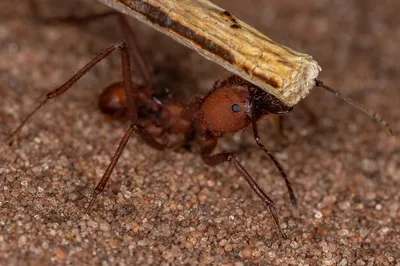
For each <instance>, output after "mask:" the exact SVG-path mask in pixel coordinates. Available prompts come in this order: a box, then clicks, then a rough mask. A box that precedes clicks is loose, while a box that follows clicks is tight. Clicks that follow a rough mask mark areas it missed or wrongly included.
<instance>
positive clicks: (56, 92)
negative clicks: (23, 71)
mask: <svg viewBox="0 0 400 266" xmlns="http://www.w3.org/2000/svg"><path fill="white" fill-rule="evenodd" d="M122 45H123V42H119V43H116V44H113V45H111V46H110V47H108V48H106V49H104V50H103V51H102V52H100V53H98V54H97V55H96V56H95V57H94V58H93V59H92V60H91V61H90V62H89V63H87V64H86V65H85V66H84V67H82V68H81V69H80V70H79V71H78V72H77V73H75V74H74V75H73V76H72V77H71V78H70V79H69V80H68V81H67V82H65V83H64V84H63V85H61V86H60V87H58V88H56V89H54V90H52V91H50V92H49V93H47V95H46V97H45V98H44V99H43V100H42V101H41V102H40V103H39V104H38V105H37V106H36V107H35V108H34V109H33V110H32V111H31V112H30V113H29V114H28V115H27V116H26V118H25V119H24V120H23V121H22V122H21V123H20V125H19V126H18V127H17V128H16V129H15V130H14V131H13V132H12V133H11V134H10V135H9V137H8V138H7V141H6V142H7V143H8V144H11V142H12V140H13V138H14V137H15V135H16V134H17V133H18V131H19V130H20V129H21V128H22V127H23V126H24V125H25V124H26V122H27V121H28V120H29V119H30V118H31V117H32V116H33V115H34V114H35V113H36V112H37V111H38V110H39V109H40V108H42V107H43V106H44V105H45V104H46V103H47V102H48V101H50V100H52V99H54V98H56V97H58V96H60V95H61V94H63V93H64V92H66V91H67V90H68V89H69V88H71V87H72V85H74V84H75V83H76V82H77V81H78V80H79V79H80V78H81V77H82V76H83V75H85V74H86V72H88V71H89V70H90V69H91V68H92V67H94V66H95V65H97V64H98V63H99V62H100V61H102V60H103V59H104V58H106V57H107V56H109V55H110V54H111V53H112V52H113V51H114V50H115V49H116V48H118V47H121V46H122Z"/></svg>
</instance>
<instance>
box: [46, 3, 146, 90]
mask: <svg viewBox="0 0 400 266" xmlns="http://www.w3.org/2000/svg"><path fill="white" fill-rule="evenodd" d="M111 16H115V17H117V21H118V24H119V26H120V28H121V30H122V33H123V36H124V38H125V39H126V40H127V42H128V43H129V48H130V49H131V53H132V58H133V59H134V61H135V63H136V65H137V66H138V69H139V72H140V74H141V76H142V77H143V79H144V81H145V82H146V88H148V90H149V93H148V94H149V95H150V94H151V90H150V88H153V86H154V82H153V77H152V73H151V71H150V69H151V67H150V63H149V62H148V60H146V58H145V57H144V56H143V51H142V49H141V47H140V45H139V43H138V41H137V39H136V37H135V36H136V34H135V31H134V30H133V28H132V27H131V25H129V22H128V21H127V19H126V17H125V16H124V15H122V14H121V13H119V12H116V11H109V12H105V13H100V14H92V15H88V16H85V17H76V16H70V17H66V18H53V19H46V21H45V22H46V23H51V24H53V23H56V24H57V23H74V24H81V23H90V22H93V21H97V20H102V19H105V18H108V17H111Z"/></svg>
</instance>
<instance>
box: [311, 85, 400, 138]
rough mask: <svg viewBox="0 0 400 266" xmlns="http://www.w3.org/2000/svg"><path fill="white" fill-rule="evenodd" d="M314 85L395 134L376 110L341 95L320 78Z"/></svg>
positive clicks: (391, 133)
mask: <svg viewBox="0 0 400 266" xmlns="http://www.w3.org/2000/svg"><path fill="white" fill-rule="evenodd" d="M315 86H316V87H319V88H323V89H325V90H326V91H328V92H330V93H332V94H334V95H335V96H336V97H339V98H340V99H342V100H343V101H345V102H347V103H348V104H350V105H352V106H354V107H355V108H357V109H358V110H360V111H362V112H363V113H365V114H367V115H368V116H370V117H372V118H373V119H374V120H375V121H377V122H378V123H379V124H380V125H381V126H382V127H384V128H386V130H387V131H388V132H389V134H390V135H393V136H395V135H396V134H395V132H394V130H393V129H392V128H391V126H390V125H389V123H388V122H386V120H385V119H383V117H382V116H381V115H379V114H377V113H376V112H374V111H372V110H370V109H367V108H365V107H364V106H362V105H360V104H359V103H356V102H354V101H353V100H352V99H350V98H348V97H346V96H343V95H342V94H340V93H339V92H338V91H336V90H334V89H332V88H331V87H328V86H326V85H325V84H324V83H323V82H322V81H320V80H317V79H316V80H315Z"/></svg>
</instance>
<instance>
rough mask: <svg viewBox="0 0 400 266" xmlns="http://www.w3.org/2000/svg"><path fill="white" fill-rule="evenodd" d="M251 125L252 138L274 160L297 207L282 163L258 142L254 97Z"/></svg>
mask: <svg viewBox="0 0 400 266" xmlns="http://www.w3.org/2000/svg"><path fill="white" fill-rule="evenodd" d="M251 99H252V100H251V125H252V129H253V136H254V139H255V141H256V143H257V145H258V146H259V147H260V148H261V149H262V150H263V151H264V152H265V153H266V154H267V155H268V156H269V158H270V159H271V160H272V161H273V162H274V164H275V166H276V168H278V170H279V172H280V173H281V176H282V178H283V180H285V184H286V187H287V189H288V191H289V196H290V201H291V203H292V205H293V207H295V208H296V209H297V200H296V196H295V195H294V191H293V188H292V185H291V184H290V181H289V179H288V177H287V175H286V173H285V170H283V167H282V165H281V164H280V163H279V162H278V160H277V159H276V158H275V156H274V155H273V154H272V153H271V152H270V151H269V150H267V149H266V148H265V146H264V145H263V144H262V143H261V142H260V137H259V135H258V129H257V120H256V119H257V117H258V115H257V109H256V104H255V102H254V97H252V98H251Z"/></svg>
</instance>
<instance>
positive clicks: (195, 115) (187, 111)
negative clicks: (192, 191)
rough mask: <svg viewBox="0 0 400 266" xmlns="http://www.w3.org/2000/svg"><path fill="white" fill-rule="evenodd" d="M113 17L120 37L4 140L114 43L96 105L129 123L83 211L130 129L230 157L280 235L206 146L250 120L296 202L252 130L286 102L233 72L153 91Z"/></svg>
mask: <svg viewBox="0 0 400 266" xmlns="http://www.w3.org/2000/svg"><path fill="white" fill-rule="evenodd" d="M102 16H104V15H102ZM118 20H119V24H120V25H121V28H122V30H123V32H124V36H125V37H126V41H122V42H119V43H117V44H114V45H112V46H110V47H109V48H107V49H105V50H103V51H102V52H101V53H99V54H97V55H96V57H95V58H94V59H93V60H92V61H90V62H89V63H88V64H87V65H86V66H84V67H83V68H82V69H80V70H79V71H78V72H77V73H76V74H75V75H74V76H73V77H71V78H70V79H69V80H68V81H67V82H66V83H64V84H63V85H61V86H60V87H58V88H56V89H54V90H53V91H51V92H49V93H48V94H47V96H46V98H45V99H44V100H43V101H42V102H41V103H40V104H39V105H38V106H37V107H36V108H35V109H34V110H33V111H32V112H31V113H30V114H29V115H28V116H27V117H26V119H25V120H23V122H22V123H21V124H20V125H19V126H18V127H17V129H15V130H14V131H13V132H12V133H11V135H10V137H9V142H11V140H12V138H13V137H14V136H15V134H16V133H17V132H18V131H19V129H20V128H21V127H22V126H23V125H24V124H25V123H26V122H27V121H28V120H29V118H30V117H31V116H32V115H33V114H34V113H36V112H37V111H38V110H39V109H40V108H41V107H42V106H43V105H44V104H45V103H47V102H48V101H49V100H51V99H54V98H56V97H58V96H60V95H61V94H63V93H64V92H66V91H67V90H68V89H69V88H70V87H71V86H72V85H73V84H74V83H75V82H76V81H77V80H79V79H80V78H81V77H82V76H83V75H84V74H85V73H86V72H87V71H89V70H90V69H91V68H92V67H93V66H95V65H96V64H97V63H99V62H100V61H101V60H103V59H104V58H106V57H107V56H109V55H110V54H111V53H112V52H113V51H115V50H117V49H119V50H120V51H121V62H122V76H123V82H119V83H114V84H112V85H110V86H108V87H107V88H106V89H105V90H104V92H103V93H102V94H101V95H100V97H99V106H100V109H101V110H102V111H103V112H104V113H106V114H108V115H111V116H117V117H121V116H126V117H127V118H128V119H129V121H130V126H129V128H128V130H127V131H126V133H125V135H124V136H123V137H122V139H121V141H120V143H119V146H118V148H117V150H116V152H115V153H114V156H113V157H112V160H111V162H110V164H109V166H108V168H107V170H106V171H105V173H104V175H103V177H102V178H101V180H100V182H99V183H98V184H97V186H96V188H95V190H94V191H93V193H92V196H91V198H90V201H89V204H88V206H87V209H86V211H87V212H90V211H91V209H92V207H93V204H94V202H95V199H96V197H97V195H98V194H100V193H101V192H102V191H103V190H104V188H105V186H106V184H107V182H108V180H109V178H110V175H111V173H112V171H113V169H114V167H115V165H116V164H117V161H118V159H119V158H120V156H121V153H122V151H123V150H124V148H125V146H126V144H127V142H128V140H129V138H130V136H131V135H132V133H133V132H135V133H137V134H138V135H139V136H140V137H141V138H142V139H143V140H144V141H145V142H146V143H147V144H148V145H150V146H151V147H153V148H155V149H157V150H164V149H166V148H171V147H176V146H179V145H181V144H186V143H188V142H189V141H197V142H198V143H199V145H200V147H201V156H202V159H203V161H204V162H205V163H206V164H208V165H211V166H215V165H218V164H221V163H224V162H231V163H232V164H233V165H234V166H235V168H236V170H237V171H238V172H239V174H240V175H241V176H242V177H243V178H244V179H245V180H246V181H247V183H248V184H249V185H250V187H251V188H252V189H253V190H254V192H255V193H256V194H257V195H258V196H259V197H260V198H261V199H262V200H263V201H264V203H265V204H266V205H267V207H268V209H269V211H270V213H271V215H272V217H273V219H274V221H275V224H276V226H277V227H278V230H279V232H280V233H281V235H282V236H283V237H285V234H284V233H283V232H282V230H281V229H280V225H279V219H278V214H277V211H276V208H275V206H274V203H273V201H272V200H271V199H270V198H269V197H268V196H267V195H266V193H265V192H264V191H263V190H262V189H261V188H260V187H259V185H258V184H257V183H256V181H255V180H254V179H253V177H252V176H251V175H250V174H249V173H248V172H247V170H246V169H245V168H244V167H243V166H242V164H241V163H240V162H239V161H238V160H237V158H236V157H235V155H234V154H233V153H228V152H221V153H217V154H214V155H212V152H213V151H214V149H215V147H216V145H217V141H218V139H219V138H220V137H222V136H223V135H224V134H226V133H234V132H237V131H239V130H241V129H244V128H247V127H250V126H251V128H252V131H253V136H254V139H255V141H256V143H257V145H258V146H259V147H260V148H261V149H262V150H263V151H264V152H265V153H266V154H267V155H268V156H269V157H270V158H271V160H272V161H273V162H274V164H275V166H276V167H277V168H278V170H279V172H280V174H281V176H282V178H283V179H284V181H285V183H286V187H287V189H288V191H289V196H290V200H291V203H292V204H293V206H294V207H296V205H297V203H296V197H295V195H294V192H293V189H292V187H291V184H290V182H289V180H288V178H287V175H286V173H285V171H284V170H283V168H282V166H281V165H280V163H279V162H278V161H277V159H276V158H275V157H274V156H273V155H272V154H271V153H270V152H269V151H268V150H267V149H266V148H265V147H264V145H263V144H262V143H261V142H260V138H259V135H258V131H257V122H258V121H259V120H260V119H262V118H263V117H265V116H266V115H268V114H277V115H282V114H285V113H288V112H290V111H291V110H292V107H290V106H287V105H285V104H284V103H282V102H281V101H280V100H279V99H277V98H276V97H275V96H273V95H271V94H269V93H268V92H266V91H264V90H262V89H261V88H259V87H257V86H255V85H253V84H251V83H249V82H248V81H245V80H243V79H242V78H240V77H238V76H231V77H229V78H227V79H225V80H223V81H219V82H217V83H215V85H214V87H213V88H212V90H211V91H210V92H209V93H208V94H207V95H206V96H204V97H201V98H198V99H197V100H196V101H194V102H192V103H190V104H188V105H183V104H181V103H177V102H175V101H172V100H171V99H165V97H162V96H159V95H157V93H156V91H155V90H154V86H153V83H152V79H151V74H150V73H149V68H148V66H147V64H146V61H145V60H144V58H143V56H142V53H141V51H140V48H139V46H138V45H137V43H136V41H135V38H134V34H133V31H132V28H131V27H130V25H129V24H128V23H127V21H126V20H125V18H124V17H122V16H121V15H118ZM131 53H132V54H133V58H134V60H135V61H136V63H137V66H138V70H139V72H140V73H141V75H142V77H143V79H144V81H145V84H144V85H142V86H138V85H136V84H133V82H132V80H131V77H130V74H131V66H130V54H131ZM316 86H317V87H321V88H324V89H326V90H327V91H330V92H332V93H334V94H335V95H336V96H339V97H340V98H342V99H344V100H345V101H347V102H349V103H350V104H352V105H354V106H356V107H357V108H359V109H361V110H362V111H364V112H366V113H368V114H369V115H371V116H372V117H374V118H375V119H377V120H378V121H379V122H380V123H381V124H383V125H384V126H385V127H386V128H388V129H389V131H390V132H391V133H393V131H392V130H391V129H390V127H389V126H388V124H387V123H386V122H385V121H384V120H383V119H381V118H380V116H378V115H377V114H375V113H373V112H371V111H369V110H366V109H365V108H363V107H360V106H358V105H357V104H355V103H354V102H352V101H351V100H350V99H348V98H345V97H343V96H341V95H339V94H338V93H337V92H336V91H334V90H333V89H331V88H329V87H327V86H325V85H324V84H323V83H322V82H321V81H318V80H316ZM146 121H147V122H146Z"/></svg>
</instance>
